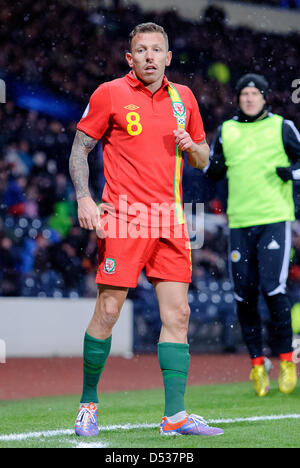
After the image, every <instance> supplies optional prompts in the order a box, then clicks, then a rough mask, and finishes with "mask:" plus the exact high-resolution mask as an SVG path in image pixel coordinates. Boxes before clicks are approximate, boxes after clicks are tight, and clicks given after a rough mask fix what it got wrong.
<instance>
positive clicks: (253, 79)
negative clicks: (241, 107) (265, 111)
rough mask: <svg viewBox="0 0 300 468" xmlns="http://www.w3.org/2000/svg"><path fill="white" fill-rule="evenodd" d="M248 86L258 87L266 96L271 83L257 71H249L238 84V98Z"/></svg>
mask: <svg viewBox="0 0 300 468" xmlns="http://www.w3.org/2000/svg"><path fill="white" fill-rule="evenodd" d="M248 86H250V87H253V88H257V89H258V90H259V91H260V92H261V94H262V95H263V97H264V98H265V97H266V94H267V92H268V88H269V83H268V82H267V80H266V79H265V78H264V77H263V76H262V75H257V74H256V73H247V75H244V76H242V77H241V78H240V79H239V81H238V82H237V84H236V92H237V97H238V98H239V96H240V94H241V92H242V90H243V89H244V88H247V87H248Z"/></svg>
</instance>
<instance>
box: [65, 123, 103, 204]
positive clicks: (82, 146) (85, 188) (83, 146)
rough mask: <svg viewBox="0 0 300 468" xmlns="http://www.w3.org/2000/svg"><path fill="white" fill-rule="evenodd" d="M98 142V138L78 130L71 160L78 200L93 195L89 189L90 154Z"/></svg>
mask: <svg viewBox="0 0 300 468" xmlns="http://www.w3.org/2000/svg"><path fill="white" fill-rule="evenodd" d="M97 143H98V140H95V139H94V138H91V137H89V136H88V135H86V134H85V133H83V132H81V131H80V130H77V132H76V135H75V138H74V142H73V146H72V151H71V156H70V161H69V170H70V176H71V179H72V182H73V184H74V188H75V192H76V198H77V200H79V199H80V198H83V197H90V196H91V194H90V191H89V165H88V155H89V153H90V152H91V151H92V149H93V148H94V147H95V146H96V144H97Z"/></svg>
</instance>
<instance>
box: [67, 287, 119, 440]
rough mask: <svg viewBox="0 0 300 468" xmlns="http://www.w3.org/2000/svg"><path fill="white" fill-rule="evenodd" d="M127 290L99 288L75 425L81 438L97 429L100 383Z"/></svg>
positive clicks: (85, 349) (85, 348)
mask: <svg viewBox="0 0 300 468" xmlns="http://www.w3.org/2000/svg"><path fill="white" fill-rule="evenodd" d="M127 292H128V289H127V288H118V287H113V286H106V285H99V288H98V295H97V302H96V306H95V311H94V315H93V317H92V319H91V321H90V324H89V326H88V329H87V331H86V333H85V336H84V345H83V388H82V395H81V399H80V407H79V411H78V415H77V418H76V423H75V433H76V434H77V435H79V436H93V435H97V434H98V433H99V429H98V401H99V400H98V392H97V388H98V383H99V380H100V377H101V374H102V372H103V369H104V366H105V364H106V360H107V358H108V355H109V353H110V348H111V337H112V329H113V326H114V325H115V323H116V322H117V320H118V318H119V315H120V311H121V308H122V306H123V304H124V301H125V299H126V296H127Z"/></svg>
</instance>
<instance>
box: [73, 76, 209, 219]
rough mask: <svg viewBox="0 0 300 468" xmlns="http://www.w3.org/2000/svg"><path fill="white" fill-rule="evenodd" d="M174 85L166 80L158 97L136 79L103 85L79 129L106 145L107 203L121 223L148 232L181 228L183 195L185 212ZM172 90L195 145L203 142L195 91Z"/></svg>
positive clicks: (93, 97) (130, 78)
mask: <svg viewBox="0 0 300 468" xmlns="http://www.w3.org/2000/svg"><path fill="white" fill-rule="evenodd" d="M168 85H169V82H168V80H167V79H166V78H164V81H163V84H162V86H161V88H160V89H159V90H158V91H157V92H156V93H154V94H152V93H151V92H150V91H149V90H148V89H147V88H146V87H145V86H144V85H143V83H142V82H140V81H139V80H137V79H135V78H134V77H133V75H132V74H131V73H129V74H128V75H126V76H125V77H123V78H119V79H116V80H113V81H110V82H106V83H103V84H101V85H100V86H99V87H98V88H97V89H96V91H95V92H94V93H93V94H92V96H91V98H90V101H89V105H88V107H87V108H86V110H85V112H84V114H83V116H82V118H81V120H80V122H79V123H78V125H77V128H78V130H81V131H82V132H84V133H86V134H87V135H89V136H90V137H92V138H94V139H97V140H100V139H102V144H103V159H104V176H105V180H106V184H105V187H104V190H103V194H102V201H103V202H105V204H109V205H110V206H111V207H114V210H115V215H116V216H117V217H119V216H120V217H122V218H123V219H128V220H132V219H137V223H139V224H144V223H145V224H144V225H147V226H150V225H152V226H156V225H158V223H159V224H161V223H162V224H161V225H172V224H177V223H178V222H179V223H180V221H179V220H178V217H176V213H175V211H176V210H175V209H174V203H175V198H176V193H177V198H180V203H181V207H182V202H181V200H182V169H183V164H182V160H183V158H181V161H180V164H178V158H175V154H176V143H175V138H174V135H173V130H175V129H176V128H177V121H176V116H175V113H174V111H173V106H172V101H171V98H170V96H169V93H168ZM172 85H173V86H174V87H175V88H176V90H177V91H178V93H179V95H180V98H181V101H182V103H183V104H184V106H185V111H186V130H187V131H188V132H189V134H190V136H191V138H192V140H193V141H194V142H195V143H199V142H201V141H203V140H204V138H205V132H204V128H203V123H202V118H201V115H200V112H199V108H198V104H197V101H196V99H195V97H194V95H193V93H192V91H191V90H190V89H189V88H188V87H186V86H183V85H179V84H172ZM176 159H177V162H176ZM178 194H179V195H178ZM177 201H178V200H177ZM162 213H163V214H162ZM168 218H169V219H168ZM159 220H160V221H159Z"/></svg>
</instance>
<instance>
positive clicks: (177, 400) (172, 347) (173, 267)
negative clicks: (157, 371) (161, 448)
mask: <svg viewBox="0 0 300 468" xmlns="http://www.w3.org/2000/svg"><path fill="white" fill-rule="evenodd" d="M146 274H147V276H148V277H151V279H152V283H153V285H154V287H155V291H156V295H157V299H158V303H159V309H160V316H161V321H162V328H161V333H160V339H159V343H158V360H159V364H160V368H161V371H162V375H163V382H164V389H165V412H164V417H163V419H162V421H161V425H160V432H161V434H164V435H165V434H183V435H184V434H194V435H217V434H223V431H222V430H221V429H217V428H211V427H209V426H208V425H207V424H206V423H205V422H204V421H203V419H202V418H201V417H199V416H196V415H190V416H189V415H188V414H187V413H186V410H185V403H184V396H185V389H186V382H187V377H188V371H189V364H190V353H189V345H188V340H187V334H188V325H189V317H190V308H189V305H188V287H189V283H190V280H191V251H190V246H189V239H188V238H186V237H183V238H181V239H161V240H159V241H158V243H157V246H156V249H155V251H154V252H153V255H152V257H151V261H150V262H149V263H148V264H147V266H146Z"/></svg>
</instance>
